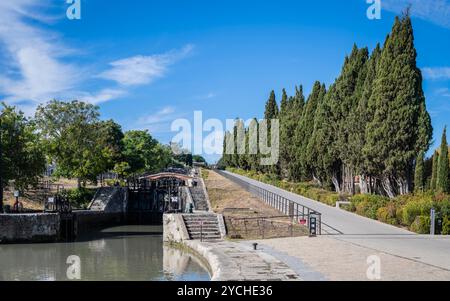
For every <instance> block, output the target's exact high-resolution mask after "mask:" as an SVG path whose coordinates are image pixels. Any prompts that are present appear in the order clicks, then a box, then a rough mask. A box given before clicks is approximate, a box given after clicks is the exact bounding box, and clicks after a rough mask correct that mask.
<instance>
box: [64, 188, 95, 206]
mask: <svg viewBox="0 0 450 301" xmlns="http://www.w3.org/2000/svg"><path fill="white" fill-rule="evenodd" d="M95 192H96V190H95V189H88V188H84V187H81V188H75V189H70V190H65V191H63V192H62V195H63V197H64V198H66V199H67V200H68V201H69V202H70V203H71V204H72V206H74V207H75V208H87V206H88V205H89V203H90V202H91V201H92V198H93V197H94V195H95Z"/></svg>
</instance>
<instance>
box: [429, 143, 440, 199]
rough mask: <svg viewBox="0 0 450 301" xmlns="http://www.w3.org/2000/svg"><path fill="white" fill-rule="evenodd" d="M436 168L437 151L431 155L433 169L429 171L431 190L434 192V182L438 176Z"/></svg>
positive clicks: (437, 161)
mask: <svg viewBox="0 0 450 301" xmlns="http://www.w3.org/2000/svg"><path fill="white" fill-rule="evenodd" d="M438 168H439V153H438V152H437V151H435V152H434V155H433V167H432V171H431V187H430V188H431V190H433V191H435V190H436V182H437V176H438Z"/></svg>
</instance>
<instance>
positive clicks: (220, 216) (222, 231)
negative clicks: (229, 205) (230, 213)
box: [216, 214, 227, 239]
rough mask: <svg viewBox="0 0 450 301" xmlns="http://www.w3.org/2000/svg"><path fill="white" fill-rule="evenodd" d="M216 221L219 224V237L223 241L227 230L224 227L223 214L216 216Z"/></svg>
mask: <svg viewBox="0 0 450 301" xmlns="http://www.w3.org/2000/svg"><path fill="white" fill-rule="evenodd" d="M216 215H217V220H218V222H219V230H220V237H221V238H222V239H225V238H226V236H227V228H226V226H225V219H224V217H223V214H216Z"/></svg>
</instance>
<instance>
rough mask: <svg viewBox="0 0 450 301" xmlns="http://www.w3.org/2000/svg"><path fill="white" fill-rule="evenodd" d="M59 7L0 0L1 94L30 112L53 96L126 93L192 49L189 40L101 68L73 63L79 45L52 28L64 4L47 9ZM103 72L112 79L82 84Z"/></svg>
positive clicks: (95, 97)
mask: <svg viewBox="0 0 450 301" xmlns="http://www.w3.org/2000/svg"><path fill="white" fill-rule="evenodd" d="M64 2H65V1H62V3H63V4H64ZM63 4H61V5H63ZM58 5H59V4H58ZM55 7H58V6H57V5H56V4H55V3H54V2H52V1H51V0H41V1H36V0H0V51H1V52H0V59H1V61H0V68H1V74H0V95H1V96H2V97H3V99H2V100H5V101H6V102H7V103H9V104H12V105H16V106H18V107H20V109H22V110H23V111H26V112H27V113H29V114H32V113H33V111H34V108H35V107H36V106H37V105H38V104H40V103H43V102H46V101H48V100H50V99H54V98H57V99H61V100H71V99H79V100H83V101H86V102H91V103H94V104H100V103H104V102H107V101H111V100H114V99H117V98H119V97H123V96H125V95H127V94H129V93H131V92H132V88H133V87H135V86H138V85H147V84H150V83H152V82H153V81H154V80H155V79H157V78H161V77H164V76H165V75H166V74H167V72H168V71H169V67H170V66H171V65H172V64H174V63H175V62H177V61H179V60H181V59H183V58H184V57H186V56H187V55H188V54H189V53H191V51H192V49H193V46H192V45H187V46H185V47H184V48H182V49H181V50H172V51H168V52H166V53H163V54H156V55H148V56H145V55H136V56H134V57H130V58H125V59H119V60H117V61H114V62H112V63H111V64H110V66H109V68H108V67H107V68H105V69H106V71H103V72H101V71H99V69H98V67H95V68H94V67H93V66H85V65H80V64H77V63H74V62H73V59H72V58H73V54H79V53H81V51H78V50H77V49H75V48H72V47H69V46H67V44H66V43H64V42H63V40H64V39H63V36H62V35H61V34H59V33H57V32H55V31H52V30H50V29H49V26H48V25H52V24H53V23H54V22H56V21H58V20H60V19H62V18H64V16H65V15H63V14H62V13H63V12H64V10H60V9H58V11H60V12H61V14H60V15H56V16H55V15H53V14H50V13H48V12H49V11H51V10H52V9H53V8H55ZM42 12H45V13H42ZM43 28H46V29H43ZM99 73H100V76H99V77H101V78H103V79H108V80H112V81H114V83H107V84H103V85H101V86H100V87H99V88H97V89H93V90H92V89H87V90H86V89H84V88H83V85H84V84H85V83H86V82H87V81H88V80H91V79H92V78H93V76H92V74H99ZM94 77H95V76H94Z"/></svg>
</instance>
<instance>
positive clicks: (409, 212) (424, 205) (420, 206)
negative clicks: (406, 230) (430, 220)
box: [402, 200, 433, 226]
mask: <svg viewBox="0 0 450 301" xmlns="http://www.w3.org/2000/svg"><path fill="white" fill-rule="evenodd" d="M432 207H433V202H432V201H431V200H420V201H411V202H409V203H407V204H406V205H404V206H403V211H402V224H403V225H405V226H409V225H411V224H412V223H413V222H415V220H416V218H417V217H418V216H421V215H423V216H428V215H430V210H431V208H432Z"/></svg>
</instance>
